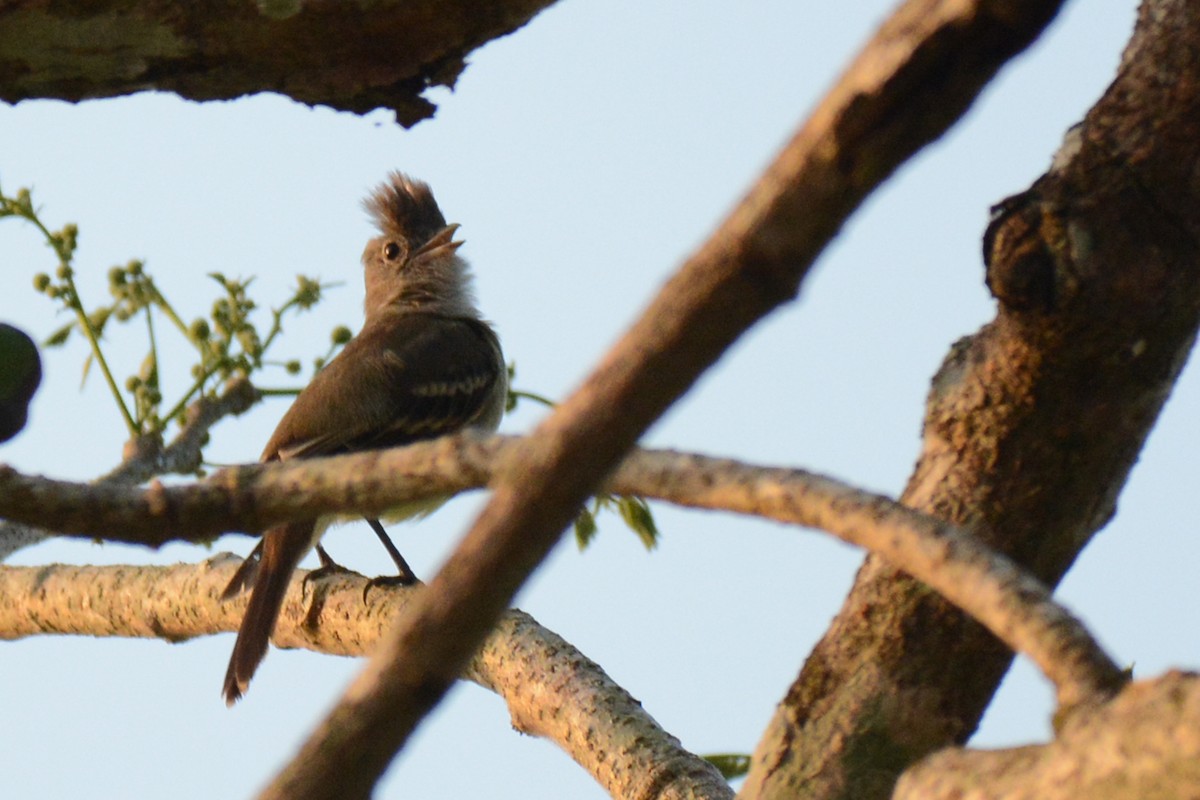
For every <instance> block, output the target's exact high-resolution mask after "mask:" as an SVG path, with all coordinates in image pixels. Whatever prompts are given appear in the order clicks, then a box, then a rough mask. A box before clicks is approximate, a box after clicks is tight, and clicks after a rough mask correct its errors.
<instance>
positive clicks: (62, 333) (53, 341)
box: [42, 322, 75, 347]
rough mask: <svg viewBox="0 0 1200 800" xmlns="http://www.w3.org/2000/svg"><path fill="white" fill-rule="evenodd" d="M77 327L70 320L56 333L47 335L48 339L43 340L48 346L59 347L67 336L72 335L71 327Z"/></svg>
mask: <svg viewBox="0 0 1200 800" xmlns="http://www.w3.org/2000/svg"><path fill="white" fill-rule="evenodd" d="M74 327H75V323H74V322H68V323H67V324H66V325H63V326H62V327H61V328H59V329H58V330H56V331H55V332H54V333H52V334H50V335H49V336H47V337H46V341H44V342H42V344H44V345H45V346H46V347H58V346H60V345H61V344H63V343H64V342H66V341H67V337H68V336H70V335H71V329H72V328H74Z"/></svg>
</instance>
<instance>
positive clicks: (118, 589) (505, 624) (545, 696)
mask: <svg viewBox="0 0 1200 800" xmlns="http://www.w3.org/2000/svg"><path fill="white" fill-rule="evenodd" d="M240 563H241V560H240V559H238V558H234V557H232V556H230V555H229V554H227V553H223V554H220V555H218V556H215V557H213V558H211V559H209V560H207V561H205V562H203V563H201V564H179V565H176V566H172V567H150V566H107V567H92V566H88V567H76V566H68V565H62V564H56V565H52V566H47V567H0V639H7V640H13V639H20V638H23V637H26V636H34V635H38V634H74V635H83V636H129V637H141V638H162V639H167V640H169V641H182V640H186V639H190V638H193V637H195V636H206V635H211V634H214V633H221V632H225V631H235V630H237V626H238V623H239V622H240V621H241V615H242V612H243V611H244V609H245V598H243V599H242V600H241V601H240V602H222V601H221V600H220V596H221V592H222V590H223V589H224V587H225V585H226V584H227V583H228V582H229V579H230V578H231V577H232V575H233V572H234V570H235V569H236V568H237V566H238V564H240ZM308 574H309V573H308V572H307V571H298V572H297V573H296V576H295V577H294V578H293V580H292V583H291V586H290V588H289V590H288V595H287V599H286V600H285V603H284V608H283V612H282V613H281V615H280V618H279V623H278V626H277V628H276V631H275V635H274V637H273V638H274V640H275V643H276V644H277V645H278V646H280V647H302V648H306V649H309V650H315V651H319V652H325V653H336V654H339V655H350V656H362V655H366V654H368V653H370V652H371V651H372V650H373V649H374V648H375V647H376V645H377V644H378V642H379V640H380V639H381V638H382V637H383V636H384V635H385V633H386V631H387V629H388V628H389V627H390V626H391V625H392V624H393V622H394V620H395V619H396V618H397V617H398V616H400V615H402V614H404V613H405V609H406V607H407V606H408V605H409V604H410V603H411V601H412V599H413V598H414V596H416V595H417V594H418V593H419V592H421V591H424V590H423V589H421V588H419V587H403V588H402V587H390V586H377V587H373V588H371V590H370V592H369V594H368V595H367V601H366V602H364V599H363V591H364V589H366V587H367V580H366V579H365V578H363V577H362V576H361V575H356V574H354V573H349V572H346V573H336V574H334V575H333V576H330V577H327V578H322V579H319V580H313V581H308V580H307V576H308ZM130 597H136V598H137V602H130V601H129V598H130ZM462 677H464V678H466V679H467V680H470V681H473V682H475V683H477V684H479V685H480V686H483V687H484V688H485V689H489V690H490V691H493V692H495V693H496V694H498V695H500V697H502V698H503V699H504V701H505V703H506V704H507V705H508V710H509V714H510V715H511V717H512V724H513V727H515V728H516V729H517V730H519V731H521V732H523V733H528V734H531V735H533V736H540V737H543V738H545V739H549V740H550V741H552V742H554V743H555V744H557V745H558V746H559V747H560V748H562V749H563V750H564V751H566V753H567V754H568V755H570V756H571V758H573V759H574V760H575V761H576V762H577V763H579V764H580V766H582V767H584V768H585V769H586V770H587V771H588V773H589V774H591V775H592V777H593V778H595V779H596V780H597V781H598V782H599V783H600V784H601V785H602V786H604V787H605V789H606V790H608V791H609V793H610V794H612V796H614V797H647V796H655V797H664V798H685V797H692V798H699V797H705V798H722V799H724V798H730V797H732V796H733V792H732V791H731V790H730V789H729V786H728V784H727V783H726V782H725V780H724V779H723V778H722V777H721V776H720V774H719V773H718V772H717V771H716V769H715V768H714V767H713V766H712V765H710V764H708V762H706V761H704V760H703V759H701V758H698V757H696V756H694V755H692V754H691V753H689V752H687V751H686V750H684V749H683V747H682V746H681V745H680V743H679V741H678V740H677V739H676V738H675V737H673V736H671V735H670V734H668V733H667V732H666V731H664V730H662V728H661V727H659V725H658V723H656V722H655V721H654V719H653V718H652V717H651V716H650V715H649V714H647V713H646V711H645V710H644V709H643V708H642V707H641V704H640V703H638V702H637V701H636V700H634V699H633V698H632V697H630V695H629V693H628V692H626V691H625V690H624V689H622V688H621V687H620V686H618V685H617V684H616V683H614V682H613V680H612V679H611V678H609V677H608V675H606V674H605V673H604V671H603V670H602V669H601V668H600V667H599V666H598V665H597V664H596V663H595V662H593V661H592V660H590V659H589V658H587V657H586V656H584V655H583V654H582V653H580V652H579V651H578V650H576V649H575V648H574V647H573V646H571V645H570V644H569V643H567V642H566V641H564V640H563V639H562V638H561V637H559V636H558V635H556V634H555V633H553V632H552V631H549V630H547V629H545V628H543V627H542V626H541V625H539V624H538V623H537V622H536V621H535V620H534V619H533V618H532V617H530V616H529V615H528V614H525V613H523V612H521V611H509V612H508V613H506V614H505V615H504V616H503V617H502V618H501V620H500V621H499V623H498V624H497V626H496V629H495V630H494V631H493V632H492V633H491V634H490V635H489V637H488V638H487V640H486V641H485V643H484V645H483V646H482V647H481V648H480V650H479V652H478V653H476V654H475V657H474V658H473V659H472V660H471V662H470V663H469V664H468V665H467V667H466V669H465V670H464V673H463V676H462ZM216 689H217V685H216V683H215V682H214V684H213V696H214V698H215V697H216ZM581 731H587V735H580V733H581ZM651 784H652V785H654V786H655V790H654V791H653V792H650V791H647V787H648V786H649V785H651ZM329 788H330V792H331V793H334V794H335V793H336V783H335V784H334V785H333V786H331V787H329Z"/></svg>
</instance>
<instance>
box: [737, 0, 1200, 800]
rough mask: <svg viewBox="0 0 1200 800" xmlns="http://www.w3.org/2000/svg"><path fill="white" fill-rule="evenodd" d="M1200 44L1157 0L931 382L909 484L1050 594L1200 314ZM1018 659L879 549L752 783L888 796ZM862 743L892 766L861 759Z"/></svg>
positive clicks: (1013, 213)
mask: <svg viewBox="0 0 1200 800" xmlns="http://www.w3.org/2000/svg"><path fill="white" fill-rule="evenodd" d="M996 5H997V6H1000V5H1002V4H1000V3H997V4H996ZM1198 50H1200V6H1198V5H1197V4H1196V3H1192V2H1184V1H1183V0H1143V3H1142V9H1141V11H1140V13H1139V16H1138V23H1137V27H1136V29H1135V31H1134V36H1133V39H1132V40H1131V42H1130V44H1129V47H1128V48H1127V49H1126V51H1125V54H1124V56H1123V58H1122V60H1121V65H1120V68H1119V70H1118V73H1117V75H1116V78H1115V79H1114V81H1113V82H1112V84H1111V85H1110V86H1109V87H1108V89H1107V90H1106V91H1105V93H1104V96H1103V97H1102V98H1101V99H1100V100H1099V101H1098V102H1097V103H1096V105H1095V106H1094V107H1093V108H1092V109H1091V110H1090V111H1089V112H1088V114H1087V116H1086V118H1085V119H1084V120H1083V121H1082V123H1081V124H1080V125H1078V126H1076V127H1075V128H1072V129H1071V130H1070V131H1069V132H1068V133H1067V135H1066V137H1065V138H1064V142H1063V146H1062V148H1061V150H1060V151H1059V153H1058V154H1057V155H1056V156H1055V158H1054V161H1053V164H1052V166H1051V169H1050V171H1049V172H1048V173H1047V174H1046V175H1044V176H1042V177H1041V178H1039V179H1038V180H1037V181H1036V182H1035V183H1034V184H1033V185H1032V186H1031V187H1030V188H1029V190H1028V191H1026V192H1023V193H1022V194H1020V195H1018V196H1016V197H1013V198H1010V199H1008V200H1006V201H1004V202H1003V203H1002V204H1000V206H999V207H998V208H997V214H996V215H995V218H994V220H993V222H992V224H991V225H990V226H989V227H988V231H987V234H986V235H985V237H984V251H985V253H984V254H985V262H986V267H987V272H986V277H987V283H988V287H989V288H990V289H991V290H992V293H993V294H994V295H995V296H996V298H997V300H998V304H997V315H996V318H995V320H994V321H992V322H990V323H988V324H987V325H986V326H985V327H984V328H982V329H981V330H980V331H978V332H977V333H975V334H974V335H972V336H969V337H966V338H964V339H962V340H960V341H958V342H956V343H955V344H954V346H953V347H952V348H951V351H950V353H949V354H948V355H947V357H946V358H945V360H944V362H943V364H942V367H941V369H940V370H939V372H938V374H937V376H936V377H935V378H934V381H933V386H932V389H931V392H930V395H929V400H928V403H927V406H926V413H925V424H924V442H923V452H922V453H921V456H920V460H919V461H918V463H917V465H916V468H915V470H914V472H913V475H912V477H911V478H910V480H909V483H908V486H907V488H906V489H905V491H904V493H903V495H902V496H901V498H900V499H901V502H903V503H904V504H905V505H908V506H911V507H913V508H917V509H920V510H922V511H925V512H927V513H930V514H935V515H937V516H939V517H942V518H944V519H946V520H948V521H951V522H954V523H956V524H959V525H963V526H966V527H968V528H969V529H970V530H971V531H972V532H973V533H974V534H975V535H977V536H978V537H980V538H981V539H982V540H983V541H985V542H987V543H988V544H989V545H990V546H991V547H993V548H995V549H997V550H1001V551H1002V552H1005V553H1006V554H1008V555H1010V556H1011V557H1012V558H1013V559H1014V560H1016V561H1018V562H1020V563H1021V564H1022V565H1024V566H1025V567H1026V568H1027V569H1029V570H1030V571H1031V572H1032V573H1033V574H1034V575H1036V576H1037V577H1038V579H1039V580H1041V581H1042V582H1044V583H1045V584H1047V585H1050V586H1053V585H1055V584H1056V583H1057V582H1058V581H1059V580H1060V579H1061V577H1062V576H1063V574H1064V573H1065V572H1066V571H1067V569H1069V568H1070V566H1071V564H1072V563H1073V561H1074V560H1075V558H1076V557H1077V556H1078V555H1079V553H1080V552H1081V550H1082V549H1083V547H1084V546H1085V545H1086V544H1087V543H1088V542H1089V541H1090V540H1091V538H1092V536H1093V535H1094V534H1095V533H1096V531H1098V530H1100V529H1101V528H1102V527H1103V526H1104V525H1105V524H1107V522H1108V521H1109V520H1110V519H1111V517H1112V515H1113V514H1114V513H1115V511H1116V503H1117V497H1118V496H1119V494H1120V492H1121V490H1122V488H1123V487H1124V484H1125V481H1126V480H1127V478H1128V476H1129V474H1130V470H1131V469H1132V468H1133V465H1134V464H1135V463H1136V461H1137V458H1138V454H1139V452H1140V451H1141V449H1142V446H1143V443H1144V442H1145V440H1146V437H1147V435H1148V434H1149V432H1150V430H1151V429H1152V427H1153V426H1154V424H1155V422H1156V421H1157V419H1158V416H1159V413H1160V411H1161V409H1162V407H1163V403H1164V402H1165V400H1166V398H1167V397H1168V396H1169V395H1170V392H1171V390H1172V387H1173V386H1174V384H1175V381H1176V380H1177V378H1178V376H1179V374H1180V370H1181V369H1182V367H1183V364H1184V363H1185V362H1186V360H1187V358H1188V356H1189V354H1190V353H1191V351H1192V349H1193V345H1194V342H1195V339H1196V335H1197V330H1198V327H1200V268H1198V267H1200V246H1198V245H1200V191H1197V183H1196V180H1195V177H1194V176H1195V172H1194V171H1193V170H1192V169H1191V168H1190V166H1189V167H1184V168H1181V165H1192V164H1195V163H1198V162H1200V137H1198V136H1197V134H1196V121H1197V120H1198V119H1200V61H1197V59H1196V58H1194V57H1192V56H1193V54H1195V53H1196V52H1197V51H1198ZM1011 124H1012V125H1019V124H1020V121H1019V120H1012V121H1011ZM980 157H986V154H980ZM881 611H882V613H881ZM1010 661H1011V652H1010V651H1009V650H1008V649H1007V648H1006V647H1004V646H1003V645H1002V644H1001V643H1000V642H998V641H997V640H996V639H995V638H994V637H993V636H991V635H990V634H989V633H988V631H986V630H985V629H983V628H982V627H980V626H979V625H977V624H976V623H975V622H974V621H972V620H971V619H969V618H967V617H965V616H963V615H962V614H960V613H958V611H957V610H956V609H954V608H952V607H950V606H949V605H947V604H946V603H945V602H943V601H942V600H941V599H940V598H938V597H936V596H933V595H931V594H929V593H928V592H925V591H923V590H922V588H921V587H920V586H917V585H914V583H913V582H912V580H911V579H910V578H909V577H908V576H906V575H904V574H902V573H900V572H899V571H898V570H897V569H895V568H894V567H893V566H892V565H891V564H889V563H886V562H885V561H884V560H883V559H879V558H874V557H871V558H868V559H867V561H866V563H865V564H864V566H863V568H862V569H861V570H860V572H859V575H858V578H857V579H856V581H855V585H854V587H853V589H852V590H851V592H850V594H849V596H848V597H847V598H846V600H845V602H844V604H843V606H842V609H841V610H840V611H839V613H838V615H837V616H836V617H835V618H834V620H833V621H832V623H831V625H830V627H829V629H828V631H827V633H826V635H825V636H824V638H823V639H822V640H821V642H820V643H819V644H818V645H817V646H816V648H815V649H814V650H813V652H812V654H811V655H810V656H809V658H808V660H807V662H806V663H805V666H804V669H803V670H802V672H801V673H800V675H799V676H798V677H797V679H796V680H795V682H794V683H793V684H792V685H791V686H790V687H789V689H788V690H787V692H786V694H785V696H784V698H783V701H782V702H781V703H780V704H779V706H778V707H777V708H776V711H775V714H774V718H773V719H772V721H771V724H770V725H769V726H768V728H767V731H766V732H765V734H764V736H763V737H762V739H761V740H760V742H759V745H758V748H757V750H756V753H755V756H754V758H753V761H752V767H751V770H750V774H749V775H748V776H747V780H746V783H745V784H744V785H743V787H742V794H743V795H744V796H745V797H747V798H754V797H759V796H769V797H779V796H792V797H803V798H808V799H809V800H815V799H816V798H841V797H856V798H863V800H871V798H883V797H889V796H891V793H892V785H893V781H894V779H895V777H896V776H897V775H898V774H899V773H900V771H901V770H902V769H903V768H904V766H905V765H906V764H908V763H911V761H913V760H915V759H917V758H920V757H921V756H923V755H925V754H928V753H930V752H931V751H933V750H936V749H939V748H942V747H945V746H947V745H951V744H955V743H959V744H961V743H963V742H965V741H966V740H967V739H968V738H969V737H970V736H971V734H972V733H973V732H974V730H975V727H976V726H977V724H978V722H979V719H980V717H981V715H982V714H983V711H984V709H985V708H986V707H987V705H988V703H989V702H990V701H991V698H992V696H993V693H994V692H995V690H996V687H997V686H998V685H999V683H1000V680H1001V678H1002V677H1003V675H1004V673H1005V671H1006V670H1007V669H1008V666H1009V663H1010ZM897 754H903V758H900V757H898V756H897ZM867 757H875V760H876V762H877V763H878V764H879V765H880V766H879V768H878V769H875V770H863V769H861V764H862V762H863V759H864V758H867Z"/></svg>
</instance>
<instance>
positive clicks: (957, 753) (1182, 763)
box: [892, 672, 1200, 800]
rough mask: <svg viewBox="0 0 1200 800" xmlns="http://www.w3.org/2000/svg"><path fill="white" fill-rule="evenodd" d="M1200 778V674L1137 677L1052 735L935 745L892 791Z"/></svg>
mask: <svg viewBox="0 0 1200 800" xmlns="http://www.w3.org/2000/svg"><path fill="white" fill-rule="evenodd" d="M1197 786H1200V678H1198V677H1197V675H1196V674H1195V673H1182V672H1171V673H1168V674H1166V675H1164V676H1162V677H1160V678H1156V679H1154V680H1152V681H1140V682H1138V683H1135V684H1133V685H1131V686H1130V687H1129V688H1127V689H1126V690H1125V691H1123V692H1122V693H1121V694H1120V696H1119V697H1117V699H1116V700H1114V701H1113V702H1112V703H1109V704H1108V705H1106V706H1104V707H1101V708H1093V709H1089V710H1087V711H1086V712H1084V713H1081V714H1078V715H1076V716H1075V717H1073V718H1072V719H1071V720H1069V721H1068V722H1067V723H1066V725H1064V726H1063V728H1062V729H1061V730H1060V731H1059V733H1058V736H1057V737H1056V738H1055V740H1054V741H1053V742H1051V743H1050V744H1047V745H1042V746H1039V747H1020V748H1014V749H1009V750H982V751H981V750H975V751H972V750H957V749H950V750H944V751H942V752H940V753H936V754H934V755H933V756H930V757H929V758H927V759H925V760H924V761H922V762H920V763H919V764H917V765H916V766H914V767H912V768H911V769H909V770H908V771H907V772H905V773H904V775H902V776H901V778H900V780H899V782H897V784H896V793H895V794H894V795H892V797H893V798H894V800H958V798H964V797H970V798H972V800H1074V799H1075V798H1079V797H1096V798H1099V797H1103V798H1106V800H1143V798H1148V797H1158V798H1185V797H1194V796H1195V793H1196V787H1197Z"/></svg>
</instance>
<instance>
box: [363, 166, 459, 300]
mask: <svg viewBox="0 0 1200 800" xmlns="http://www.w3.org/2000/svg"><path fill="white" fill-rule="evenodd" d="M363 206H364V207H365V208H366V210H367V212H368V213H369V214H370V215H371V217H372V219H373V220H374V222H375V225H376V227H378V228H379V233H380V235H379V236H376V237H375V238H374V239H372V240H371V241H369V242H367V248H366V250H364V251H363V257H362V258H363V267H364V269H365V274H366V284H367V297H366V304H365V305H366V314H367V318H368V319H370V318H371V317H372V316H374V315H377V314H379V313H382V312H384V311H387V310H388V309H408V310H420V311H433V312H437V313H444V314H448V315H451V316H469V317H478V312H477V311H476V310H475V301H474V298H473V297H472V294H471V278H470V274H469V273H468V271H467V263H466V262H465V261H464V260H463V259H462V258H461V257H460V256H459V255H458V253H457V252H456V251H457V250H458V248H459V247H461V246H462V244H463V243H462V242H461V241H459V242H456V241H454V232H455V231H456V230H458V227H459V226H458V225H447V224H446V218H445V217H444V216H442V211H441V209H439V208H438V204H437V201H436V200H434V198H433V192H432V191H430V189H429V186H428V184H425V183H422V182H421V181H417V180H413V179H412V178H409V177H408V176H407V175H404V174H402V173H400V172H393V173H391V175H389V176H388V182H387V183H384V184H382V185H381V186H379V188H377V189H376V190H375V191H374V192H373V193H372V194H371V195H370V196H369V197H368V198H367V199H366V200H365V201H364V202H363Z"/></svg>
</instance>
